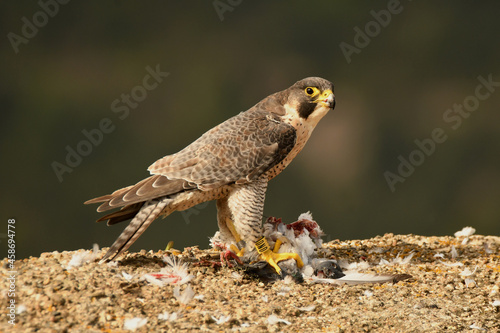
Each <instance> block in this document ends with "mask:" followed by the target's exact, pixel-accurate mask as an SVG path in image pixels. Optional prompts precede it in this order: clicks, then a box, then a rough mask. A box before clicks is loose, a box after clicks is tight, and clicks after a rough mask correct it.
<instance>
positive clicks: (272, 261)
mask: <svg viewBox="0 0 500 333" xmlns="http://www.w3.org/2000/svg"><path fill="white" fill-rule="evenodd" d="M281 243H282V241H281V240H280V239H277V240H276V244H274V249H273V251H271V248H270V247H269V243H268V242H267V240H266V238H265V237H261V238H259V240H257V241H256V242H255V247H256V248H257V252H258V253H259V254H260V258H261V259H263V260H265V261H267V262H268V263H269V265H271V266H272V267H273V268H274V269H275V270H276V273H278V274H279V275H281V268H280V267H279V266H278V262H279V261H282V260H287V259H294V260H295V261H296V262H297V267H299V268H301V267H302V266H304V263H303V262H302V259H301V258H300V256H299V255H298V254H297V253H277V252H278V251H279V249H280V246H281Z"/></svg>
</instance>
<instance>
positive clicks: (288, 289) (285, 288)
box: [276, 287, 290, 296]
mask: <svg viewBox="0 0 500 333" xmlns="http://www.w3.org/2000/svg"><path fill="white" fill-rule="evenodd" d="M288 292H290V288H287V287H283V288H281V289H280V290H279V291H278V293H277V294H276V295H278V296H286V294H287V293H288Z"/></svg>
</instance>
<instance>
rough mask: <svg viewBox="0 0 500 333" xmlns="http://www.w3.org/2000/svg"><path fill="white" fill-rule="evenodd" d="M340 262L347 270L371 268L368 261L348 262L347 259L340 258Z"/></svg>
mask: <svg viewBox="0 0 500 333" xmlns="http://www.w3.org/2000/svg"><path fill="white" fill-rule="evenodd" d="M338 264H339V266H340V267H342V269H345V270H347V271H360V270H363V269H367V268H370V264H369V263H367V262H366V261H362V262H353V263H348V262H347V261H345V260H339V261H338Z"/></svg>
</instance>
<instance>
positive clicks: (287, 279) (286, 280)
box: [283, 275, 295, 284]
mask: <svg viewBox="0 0 500 333" xmlns="http://www.w3.org/2000/svg"><path fill="white" fill-rule="evenodd" d="M283 283H284V284H292V283H295V281H294V280H293V277H292V276H291V275H287V276H285V278H284V279H283Z"/></svg>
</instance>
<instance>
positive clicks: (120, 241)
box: [99, 198, 172, 263]
mask: <svg viewBox="0 0 500 333" xmlns="http://www.w3.org/2000/svg"><path fill="white" fill-rule="evenodd" d="M171 201H172V199H167V198H162V199H155V200H149V201H147V202H145V203H144V205H143V206H142V207H141V209H140V211H139V212H138V213H137V215H136V216H135V217H134V218H133V219H132V221H130V223H129V225H128V226H127V227H126V228H125V230H123V232H122V233H121V235H120V236H119V237H118V238H117V239H116V240H115V242H114V243H113V245H111V247H110V248H109V250H108V252H106V254H105V255H104V257H103V258H102V259H101V261H100V262H99V263H103V262H107V261H111V260H113V259H115V258H116V257H117V256H119V255H120V254H122V253H123V252H124V251H126V250H127V249H128V248H129V247H130V245H132V244H134V242H135V241H136V240H137V238H139V236H140V235H142V233H143V232H144V231H145V230H146V229H147V228H148V227H149V225H150V224H151V223H152V222H153V221H154V220H156V218H157V217H158V216H159V215H160V214H161V212H162V211H163V209H165V207H166V206H167V205H168V204H169V203H170V202H171Z"/></svg>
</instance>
